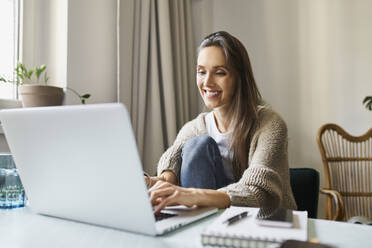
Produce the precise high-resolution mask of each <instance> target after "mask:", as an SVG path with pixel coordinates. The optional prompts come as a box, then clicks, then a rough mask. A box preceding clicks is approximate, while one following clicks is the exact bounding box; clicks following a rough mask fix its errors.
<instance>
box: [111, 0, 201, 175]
mask: <svg viewBox="0 0 372 248" xmlns="http://www.w3.org/2000/svg"><path fill="white" fill-rule="evenodd" d="M119 6H120V8H119V10H118V11H119V16H120V17H119V27H118V38H119V39H118V49H119V59H118V65H119V66H118V67H119V68H118V69H119V70H118V71H119V77H118V78H119V79H118V99H119V101H120V102H123V103H124V104H125V105H126V106H127V107H128V110H129V111H130V115H131V118H132V124H133V129H134V131H135V135H136V138H137V145H138V149H139V152H140V156H141V159H142V162H143V165H144V169H145V170H146V171H147V172H149V173H150V174H153V175H154V174H155V172H156V165H157V161H158V160H159V158H160V156H161V154H162V153H163V152H164V151H165V149H166V148H168V146H170V145H171V144H172V143H173V141H174V139H175V137H176V135H177V132H178V131H179V129H180V128H181V127H182V125H183V124H184V123H185V122H187V121H188V120H191V119H192V118H194V117H195V116H196V115H197V113H198V92H197V87H196V83H195V48H194V47H193V37H192V24H191V12H190V11H191V10H190V2H189V1H184V0H137V1H136V0H121V1H120V4H119Z"/></svg>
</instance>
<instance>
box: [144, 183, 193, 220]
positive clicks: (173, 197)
mask: <svg viewBox="0 0 372 248" xmlns="http://www.w3.org/2000/svg"><path fill="white" fill-rule="evenodd" d="M195 191H196V189H192V188H183V187H180V186H176V185H174V184H171V183H169V182H164V181H158V182H156V183H155V185H154V186H153V187H151V188H150V189H149V196H150V201H151V204H152V205H153V206H156V207H155V210H154V213H155V214H158V213H159V212H160V211H161V210H162V209H164V208H165V207H166V206H174V205H185V206H187V207H192V206H194V205H196V204H197V200H198V197H197V196H196V194H195Z"/></svg>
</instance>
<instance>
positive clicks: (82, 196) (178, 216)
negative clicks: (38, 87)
mask: <svg viewBox="0 0 372 248" xmlns="http://www.w3.org/2000/svg"><path fill="white" fill-rule="evenodd" d="M0 121H1V123H2V125H3V129H4V133H5V136H6V139H7V142H8V145H9V148H10V151H11V153H12V154H13V157H14V161H15V163H16V166H17V169H18V172H19V175H20V178H21V181H22V183H23V186H24V188H25V191H26V195H27V197H28V200H29V207H30V208H31V209H32V210H33V211H34V212H37V213H40V214H43V215H48V216H55V217H59V218H64V219H69V220H75V221H79V222H84V223H90V224H95V225H100V226H105V227H111V228H116V229H121V230H126V231H131V232H136V233H141V234H147V235H152V236H155V235H161V234H164V233H166V232H169V231H172V230H174V229H176V228H178V227H180V226H183V225H186V224H189V223H191V222H194V221H196V220H199V219H201V218H203V217H206V216H208V215H211V214H213V213H215V212H216V211H217V209H216V208H186V207H184V206H175V207H169V208H167V209H165V210H164V211H163V214H162V215H165V216H166V217H169V216H170V218H165V219H162V220H159V221H156V217H155V216H154V214H153V208H152V206H151V203H150V200H149V198H148V192H147V188H146V183H145V179H144V176H143V171H142V164H141V160H140V157H139V154H138V150H137V146H136V140H135V136H134V133H133V129H132V126H131V121H130V117H129V114H128V111H127V110H126V108H125V106H124V105H123V104H120V103H108V104H90V105H70V106H57V107H35V108H18V109H7V110H1V111H0ZM154 145H156V144H154Z"/></svg>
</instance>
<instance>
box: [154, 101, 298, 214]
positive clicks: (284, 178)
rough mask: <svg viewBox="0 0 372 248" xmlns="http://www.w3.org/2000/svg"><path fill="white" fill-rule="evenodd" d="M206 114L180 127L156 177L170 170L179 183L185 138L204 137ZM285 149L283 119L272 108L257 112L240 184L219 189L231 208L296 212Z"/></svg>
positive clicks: (161, 161) (285, 134)
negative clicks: (291, 210)
mask: <svg viewBox="0 0 372 248" xmlns="http://www.w3.org/2000/svg"><path fill="white" fill-rule="evenodd" d="M206 114H207V113H201V114H200V115H199V116H198V117H197V118H195V119H194V120H192V121H189V122H187V123H186V124H185V125H184V126H183V127H182V129H181V130H180V132H179V133H178V135H177V137H176V140H175V141H174V143H173V145H172V146H170V147H169V148H168V149H167V150H166V151H165V153H164V154H163V155H162V156H161V158H160V161H159V163H158V171H157V172H158V175H160V174H161V173H162V172H163V171H165V170H170V171H172V172H174V174H175V175H176V176H177V178H178V181H179V174H180V168H181V164H182V158H181V151H182V147H183V145H184V144H185V142H186V141H187V140H188V139H190V138H192V137H195V136H198V135H203V134H207V129H206V124H205V118H204V117H205V116H206ZM287 146H288V138H287V126H286V124H285V122H284V121H283V119H282V118H281V117H280V116H279V115H278V114H277V113H276V112H274V111H273V110H272V109H269V108H262V109H260V111H259V114H258V121H257V124H256V125H255V131H254V134H253V137H252V139H251V142H250V149H249V155H248V156H249V157H248V168H247V169H246V170H245V171H244V173H243V175H242V177H241V178H240V179H239V181H237V182H236V183H233V184H230V185H227V186H226V187H224V188H221V189H219V190H221V191H224V192H226V193H227V194H228V195H229V197H230V200H231V204H232V205H242V206H250V207H266V208H269V209H275V208H277V207H282V208H289V209H296V208H297V207H296V203H295V200H294V198H293V194H292V190H291V187H290V181H289V168H288V155H287Z"/></svg>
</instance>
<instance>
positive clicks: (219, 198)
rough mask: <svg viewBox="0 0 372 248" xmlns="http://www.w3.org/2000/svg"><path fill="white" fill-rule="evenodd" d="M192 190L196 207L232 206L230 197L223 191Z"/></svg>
mask: <svg viewBox="0 0 372 248" xmlns="http://www.w3.org/2000/svg"><path fill="white" fill-rule="evenodd" d="M190 190H191V191H192V192H193V194H194V195H195V200H196V203H195V205H197V206H200V207H216V208H227V207H229V206H230V204H231V201H230V197H229V195H228V194H226V193H225V192H223V191H218V190H212V189H194V188H190Z"/></svg>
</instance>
